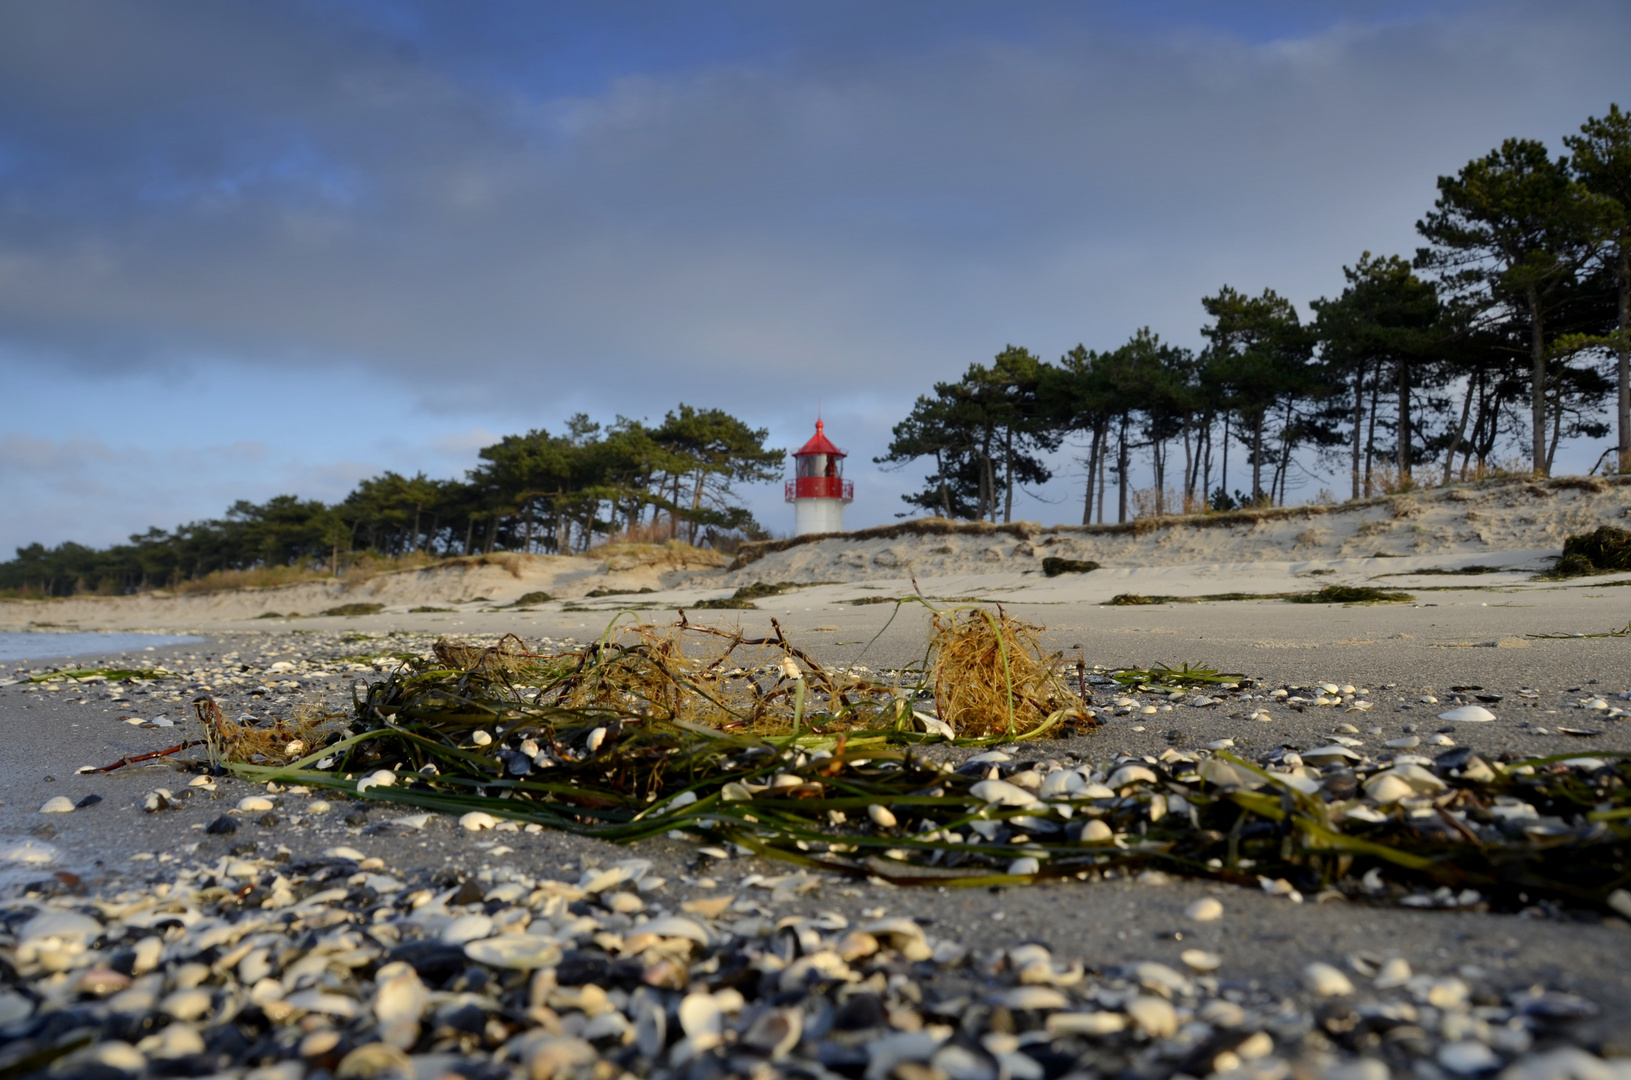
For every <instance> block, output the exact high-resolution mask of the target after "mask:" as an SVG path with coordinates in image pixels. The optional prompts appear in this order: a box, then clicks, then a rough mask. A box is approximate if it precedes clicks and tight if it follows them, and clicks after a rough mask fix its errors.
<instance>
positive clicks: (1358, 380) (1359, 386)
mask: <svg viewBox="0 0 1631 1080" xmlns="http://www.w3.org/2000/svg"><path fill="white" fill-rule="evenodd" d="M1364 427H1365V365H1364V364H1360V365H1359V370H1358V371H1355V372H1354V437H1353V496H1352V497H1353V498H1355V499H1357V498H1359V451H1360V449H1361V446H1362V443H1363V437H1362V433H1363V431H1364Z"/></svg>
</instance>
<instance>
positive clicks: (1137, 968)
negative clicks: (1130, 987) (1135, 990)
mask: <svg viewBox="0 0 1631 1080" xmlns="http://www.w3.org/2000/svg"><path fill="white" fill-rule="evenodd" d="M1132 973H1133V977H1134V978H1136V979H1137V980H1138V981H1139V984H1140V985H1141V986H1143V987H1144V989H1146V990H1153V991H1155V992H1156V993H1158V994H1160V995H1161V996H1162V997H1172V996H1173V995H1179V996H1182V995H1185V994H1188V993H1190V991H1191V989H1192V987H1191V986H1190V982H1189V980H1188V979H1186V978H1184V977H1183V976H1182V975H1180V974H1179V973H1178V972H1176V971H1174V970H1172V969H1171V968H1169V967H1167V965H1165V964H1158V963H1155V962H1154V961H1152V960H1146V961H1145V962H1144V963H1141V964H1134V965H1133V969H1132Z"/></svg>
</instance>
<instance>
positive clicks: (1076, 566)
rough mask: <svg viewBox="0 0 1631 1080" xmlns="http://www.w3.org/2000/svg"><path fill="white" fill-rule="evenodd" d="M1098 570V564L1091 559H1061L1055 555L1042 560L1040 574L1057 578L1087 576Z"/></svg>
mask: <svg viewBox="0 0 1631 1080" xmlns="http://www.w3.org/2000/svg"><path fill="white" fill-rule="evenodd" d="M1097 569H1099V564H1098V563H1096V562H1094V561H1093V560H1092V559H1062V558H1060V557H1059V556H1057V555H1049V556H1048V557H1047V558H1045V559H1043V560H1042V572H1043V573H1044V574H1046V575H1047V576H1048V577H1058V576H1059V575H1060V574H1087V573H1091V572H1092V571H1094V570H1097Z"/></svg>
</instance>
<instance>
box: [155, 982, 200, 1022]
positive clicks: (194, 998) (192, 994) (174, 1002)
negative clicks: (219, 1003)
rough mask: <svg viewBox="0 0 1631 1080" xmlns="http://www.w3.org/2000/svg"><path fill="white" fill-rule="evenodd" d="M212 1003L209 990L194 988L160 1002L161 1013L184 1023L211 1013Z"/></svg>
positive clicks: (176, 993) (175, 993) (178, 992)
mask: <svg viewBox="0 0 1631 1080" xmlns="http://www.w3.org/2000/svg"><path fill="white" fill-rule="evenodd" d="M211 1005H212V1002H211V1000H210V993H209V991H208V990H201V989H199V988H197V987H194V988H193V989H191V990H177V991H175V992H174V993H172V994H170V995H169V996H167V997H166V998H165V999H164V1000H163V1001H161V1002H159V1011H160V1012H163V1013H165V1014H166V1015H168V1016H171V1017H174V1018H175V1019H177V1020H180V1021H183V1022H190V1021H193V1020H197V1019H198V1018H199V1017H201V1016H203V1015H204V1014H205V1013H207V1012H209V1011H210V1007H211Z"/></svg>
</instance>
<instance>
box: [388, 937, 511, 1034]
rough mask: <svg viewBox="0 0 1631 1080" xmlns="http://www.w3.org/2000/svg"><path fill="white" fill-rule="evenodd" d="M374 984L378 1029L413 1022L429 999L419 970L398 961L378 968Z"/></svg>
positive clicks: (417, 1018) (428, 992) (428, 993)
mask: <svg viewBox="0 0 1631 1080" xmlns="http://www.w3.org/2000/svg"><path fill="white" fill-rule="evenodd" d="M516 936H520V935H516ZM466 951H467V952H468V951H469V950H468V949H467V950H466ZM374 986H375V992H374V1019H375V1020H376V1021H378V1022H379V1025H380V1027H382V1028H383V1027H389V1026H391V1025H394V1024H401V1023H403V1022H406V1021H413V1022H415V1023H417V1022H418V1020H419V1016H420V1014H421V1013H423V1012H424V1011H425V1006H426V1005H427V1004H428V1003H429V1002H430V991H428V990H426V989H425V984H424V983H422V982H420V981H419V973H418V972H416V971H415V970H414V969H413V968H412V967H410V966H408V965H407V964H404V963H401V962H397V963H392V964H386V965H385V966H384V967H382V968H380V969H379V971H378V972H377V973H376V974H375V976H374ZM403 1049H404V1050H405V1049H407V1047H403Z"/></svg>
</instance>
